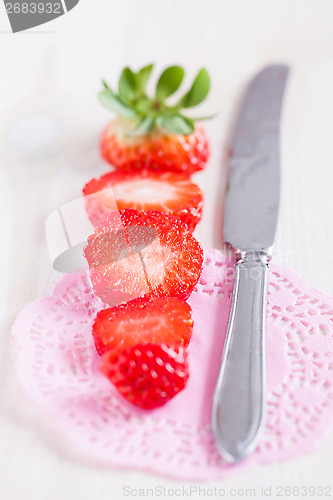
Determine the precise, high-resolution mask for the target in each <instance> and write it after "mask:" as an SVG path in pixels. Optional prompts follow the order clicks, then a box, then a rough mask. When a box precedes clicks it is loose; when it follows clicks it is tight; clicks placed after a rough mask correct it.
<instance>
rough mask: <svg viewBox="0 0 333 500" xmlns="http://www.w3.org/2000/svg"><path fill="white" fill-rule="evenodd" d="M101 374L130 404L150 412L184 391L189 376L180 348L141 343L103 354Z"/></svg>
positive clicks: (185, 356)
mask: <svg viewBox="0 0 333 500" xmlns="http://www.w3.org/2000/svg"><path fill="white" fill-rule="evenodd" d="M101 371H102V373H104V375H105V376H106V377H107V378H108V379H109V380H110V381H111V382H112V383H113V384H114V386H115V387H116V388H117V390H118V391H119V392H120V394H121V395H122V396H123V397H124V398H126V399H127V400H128V401H129V402H130V403H132V404H133V405H135V406H138V407H140V408H144V409H153V408H157V407H159V406H162V405H164V404H165V403H167V402H168V401H169V400H170V399H171V398H173V397H174V396H176V395H177V394H178V393H179V392H180V391H181V390H183V389H184V387H185V385H186V382H187V379H188V377H189V372H188V363H187V353H186V351H185V349H184V348H183V347H176V348H170V347H166V346H165V345H159V344H145V345H138V346H134V347H128V348H123V349H120V350H118V351H116V352H115V351H113V350H110V351H107V352H105V353H104V354H103V355H102V365H101Z"/></svg>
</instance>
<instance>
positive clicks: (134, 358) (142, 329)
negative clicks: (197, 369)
mask: <svg viewBox="0 0 333 500" xmlns="http://www.w3.org/2000/svg"><path fill="white" fill-rule="evenodd" d="M192 325H193V321H192V319H191V308H190V306H189V305H188V304H187V303H186V302H183V301H182V300H179V299H177V298H159V299H155V300H144V299H137V300H133V301H132V302H128V303H127V304H121V305H119V306H116V307H112V308H110V309H104V310H102V311H100V312H99V313H98V314H97V317H96V319H95V322H94V325H93V336H94V340H95V344H96V348H97V350H98V352H99V354H101V355H102V365H101V371H102V373H104V375H105V376H106V377H107V378H108V379H109V380H110V381H111V382H112V383H113V384H114V385H115V387H116V388H117V389H118V391H119V392H120V394H122V395H123V396H124V397H125V398H126V399H127V400H128V401H130V402H131V403H132V404H134V405H136V406H139V407H141V408H156V407H158V406H162V405H163V404H165V403H166V402H167V401H169V399H171V398H172V397H174V396H175V395H176V394H178V393H179V392H180V391H181V390H182V389H183V388H184V387H185V384H186V381H187V379H188V364H187V353H186V351H185V348H186V347H187V345H188V343H189V341H190V338H191V335H192V328H193V326H192Z"/></svg>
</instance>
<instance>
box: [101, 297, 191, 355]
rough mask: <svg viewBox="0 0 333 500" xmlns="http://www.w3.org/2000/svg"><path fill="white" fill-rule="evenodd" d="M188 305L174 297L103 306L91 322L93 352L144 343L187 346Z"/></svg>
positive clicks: (189, 327)
mask: <svg viewBox="0 0 333 500" xmlns="http://www.w3.org/2000/svg"><path fill="white" fill-rule="evenodd" d="M192 325H193V321H192V319H191V308H190V306H189V305H188V304H187V303H186V302H184V301H183V300H180V299H177V298H175V297H167V298H157V299H154V300H151V299H141V298H139V299H135V300H132V301H131V302H127V303H123V304H119V305H117V306H115V307H111V308H108V309H103V310H102V311H100V312H99V313H98V315H97V318H96V320H95V322H94V325H93V336H94V340H95V345H96V349H97V352H98V353H99V354H101V355H102V354H103V353H104V352H106V351H107V350H110V349H111V350H113V349H120V348H132V347H135V346H136V345H143V344H146V343H154V344H156V343H159V344H165V345H167V346H169V347H170V346H175V345H178V346H183V347H187V346H188V344H189V341H190V338H191V335H192Z"/></svg>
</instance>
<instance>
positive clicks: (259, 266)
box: [212, 66, 289, 463]
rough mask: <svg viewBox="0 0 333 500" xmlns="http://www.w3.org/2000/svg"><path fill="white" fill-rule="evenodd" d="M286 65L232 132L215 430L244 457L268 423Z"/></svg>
mask: <svg viewBox="0 0 333 500" xmlns="http://www.w3.org/2000/svg"><path fill="white" fill-rule="evenodd" d="M288 72H289V70H288V68H287V66H270V67H268V68H266V69H264V70H263V71H262V72H261V73H259V74H258V75H257V76H256V77H255V78H254V80H253V81H252V83H251V84H250V86H249V89H248V91H247V93H246V96H245V100H244V103H243V107H242V109H241V113H240V115H239V119H238V123H237V125H236V128H235V132H234V136H233V140H232V154H231V157H230V163H231V171H230V180H229V190H228V193H227V198H226V207H225V214H224V220H225V223H224V237H225V240H226V241H228V242H229V243H231V245H232V246H233V247H234V250H235V254H236V262H235V284H234V290H233V297H232V306H231V311H230V318H229V324H228V330H227V335H226V340H225V343H224V348H223V355H222V361H221V370H220V375H219V379H218V382H217V386H216V390H215V394H214V400H213V408H212V430H213V434H214V437H215V441H216V445H217V448H218V450H219V451H220V453H221V455H222V456H223V457H224V458H225V460H227V461H228V462H230V463H234V462H239V461H240V460H243V459H244V458H245V457H247V456H248V455H249V454H250V453H251V452H252V451H253V450H254V449H255V447H256V445H257V444H258V442H259V439H260V437H261V434H262V432H263V429H264V424H265V414H266V368H265V323H266V304H267V285H268V276H269V260H270V252H271V247H272V244H273V240H274V234H275V228H276V223H277V215H278V205H279V128H280V127H279V122H280V114H281V105H282V97H283V92H284V88H285V84H286V80H287V77H288Z"/></svg>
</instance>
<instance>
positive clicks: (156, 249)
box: [84, 210, 203, 306]
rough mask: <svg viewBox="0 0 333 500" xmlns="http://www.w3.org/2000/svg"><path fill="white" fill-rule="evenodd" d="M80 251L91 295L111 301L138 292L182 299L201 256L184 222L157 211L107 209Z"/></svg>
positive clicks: (191, 284) (193, 282) (192, 282)
mask: <svg viewBox="0 0 333 500" xmlns="http://www.w3.org/2000/svg"><path fill="white" fill-rule="evenodd" d="M84 256H85V258H86V259H87V262H88V264H89V270H90V279H91V283H92V285H93V288H94V291H95V293H96V295H98V296H99V297H100V298H101V299H102V300H103V301H104V302H105V303H107V304H109V305H111V306H113V305H115V304H117V303H118V304H119V303H120V302H125V301H129V300H132V299H134V298H137V297H144V296H145V297H179V298H182V299H186V298H187V297H189V295H190V293H191V291H192V290H193V288H194V286H195V285H196V283H197V281H198V279H199V276H200V274H201V271H202V262H203V251H202V248H201V246H200V244H199V242H198V241H197V240H196V239H195V238H194V236H193V235H192V234H191V233H190V232H189V230H188V228H187V226H186V225H185V224H184V223H182V222H181V221H180V220H179V219H177V218H176V217H174V216H171V215H167V214H163V213H161V212H157V211H148V212H138V211H137V210H124V211H122V212H113V213H112V214H110V215H109V216H108V217H107V218H106V219H104V220H103V222H102V223H101V224H100V225H99V226H98V227H97V228H96V229H95V232H94V233H93V234H92V235H90V236H89V237H88V245H87V246H86V247H85V248H84Z"/></svg>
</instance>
